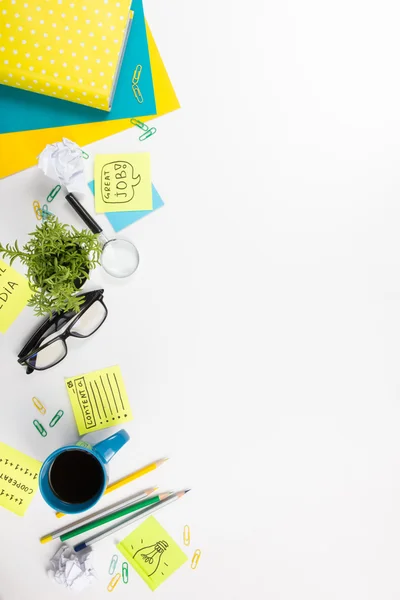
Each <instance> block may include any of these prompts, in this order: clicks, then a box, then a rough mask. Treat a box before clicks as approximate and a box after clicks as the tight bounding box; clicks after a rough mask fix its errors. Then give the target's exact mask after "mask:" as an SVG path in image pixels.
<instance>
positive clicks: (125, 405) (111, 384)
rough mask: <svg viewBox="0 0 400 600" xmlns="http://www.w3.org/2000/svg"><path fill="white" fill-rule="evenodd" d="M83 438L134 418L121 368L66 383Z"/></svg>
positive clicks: (82, 376) (111, 368)
mask: <svg viewBox="0 0 400 600" xmlns="http://www.w3.org/2000/svg"><path fill="white" fill-rule="evenodd" d="M65 384H66V386H67V390H68V396H69V399H70V400H71V404H72V410H73V411H74V416H75V421H76V425H77V427H78V431H79V433H80V435H83V434H84V433H89V432H91V431H98V430H99V429H106V428H107V427H112V426H113V425H120V424H121V423H126V422H127V421H131V420H132V419H133V417H132V412H131V407H130V406H129V400H128V395H127V393H126V389H125V385H124V381H123V379H122V373H121V369H120V368H119V367H117V366H115V367H108V368H106V369H100V370H99V371H92V372H91V373H86V374H85V375H78V376H77V377H71V378H70V379H66V380H65Z"/></svg>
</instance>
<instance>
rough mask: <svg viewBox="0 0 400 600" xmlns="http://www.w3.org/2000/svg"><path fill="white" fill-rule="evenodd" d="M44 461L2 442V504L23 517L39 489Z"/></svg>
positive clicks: (0, 500) (0, 504) (0, 466)
mask: <svg viewBox="0 0 400 600" xmlns="http://www.w3.org/2000/svg"><path fill="white" fill-rule="evenodd" d="M41 466H42V463H41V462H39V461H38V460H35V459H34V458H30V457H29V456H26V454H22V452H19V451H18V450H14V448H10V446H7V445H6V444H3V443H2V442H0V506H3V507H4V508H6V509H7V510H10V511H11V512H13V513H15V514H16V515H19V516H20V517H22V516H23V515H24V514H25V511H26V509H27V508H28V506H29V505H30V503H31V501H32V498H33V496H34V495H35V493H36V491H37V489H38V477H39V471H40V467H41Z"/></svg>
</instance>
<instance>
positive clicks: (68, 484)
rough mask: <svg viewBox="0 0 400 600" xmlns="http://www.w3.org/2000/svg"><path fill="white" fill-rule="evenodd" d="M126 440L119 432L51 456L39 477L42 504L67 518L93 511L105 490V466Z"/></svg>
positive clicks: (124, 435)
mask: <svg viewBox="0 0 400 600" xmlns="http://www.w3.org/2000/svg"><path fill="white" fill-rule="evenodd" d="M128 440H129V435H128V433H127V432H126V431H125V430H124V429H121V430H120V431H118V432H117V433H115V434H114V435H111V436H110V437H108V438H106V439H105V440H102V441H101V442H99V443H98V444H96V445H94V446H91V445H90V444H88V443H87V442H85V441H83V440H81V441H79V442H77V443H76V444H75V445H72V446H64V447H63V448H59V449H58V450H56V451H55V452H53V453H52V454H50V456H48V457H47V458H46V460H45V461H44V463H43V465H42V468H41V469H40V473H39V488H40V492H41V494H42V496H43V498H44V500H45V502H47V504H48V505H49V506H51V507H52V508H54V510H56V511H59V512H63V513H67V514H75V513H79V512H83V511H85V510H89V509H90V508H92V507H93V506H94V505H95V504H96V502H97V501H98V500H100V498H101V497H102V495H103V494H104V490H105V489H106V487H107V483H108V466H107V463H109V462H110V460H111V459H112V457H113V456H114V455H115V454H116V453H117V452H118V450H120V449H121V448H122V446H124V445H125V444H126V442H127V441H128Z"/></svg>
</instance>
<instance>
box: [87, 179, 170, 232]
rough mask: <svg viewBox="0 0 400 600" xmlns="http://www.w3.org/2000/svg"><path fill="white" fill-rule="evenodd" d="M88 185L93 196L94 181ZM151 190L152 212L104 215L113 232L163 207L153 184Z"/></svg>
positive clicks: (138, 211) (142, 211) (139, 211)
mask: <svg viewBox="0 0 400 600" xmlns="http://www.w3.org/2000/svg"><path fill="white" fill-rule="evenodd" d="M88 185H89V188H90V189H91V191H92V193H93V194H94V181H89V183H88ZM151 189H152V199H153V210H128V211H126V212H115V213H105V215H106V217H107V219H108V220H109V221H110V223H111V225H112V227H113V229H114V231H121V229H124V228H125V227H128V225H132V223H135V222H136V221H139V219H142V218H143V217H145V216H146V215H149V214H150V213H152V212H154V211H155V210H157V208H161V207H162V206H164V202H163V200H162V198H161V196H160V194H159V193H158V192H157V190H156V188H155V187H154V185H153V184H152V185H151Z"/></svg>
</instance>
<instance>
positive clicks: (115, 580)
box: [107, 573, 121, 592]
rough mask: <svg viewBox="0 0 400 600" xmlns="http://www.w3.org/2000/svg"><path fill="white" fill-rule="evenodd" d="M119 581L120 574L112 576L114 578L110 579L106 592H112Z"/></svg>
mask: <svg viewBox="0 0 400 600" xmlns="http://www.w3.org/2000/svg"><path fill="white" fill-rule="evenodd" d="M120 579H121V573H117V574H116V575H114V577H113V578H112V579H111V581H110V583H109V584H108V586H107V591H109V592H113V591H114V590H115V588H116V586H117V583H118V582H119V580H120Z"/></svg>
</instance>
